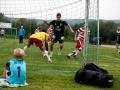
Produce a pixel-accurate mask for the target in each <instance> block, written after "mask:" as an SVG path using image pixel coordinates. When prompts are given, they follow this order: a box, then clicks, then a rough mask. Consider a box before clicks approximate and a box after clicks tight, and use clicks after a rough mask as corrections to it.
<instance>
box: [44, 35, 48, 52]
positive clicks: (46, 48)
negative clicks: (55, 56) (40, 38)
mask: <svg viewBox="0 0 120 90" xmlns="http://www.w3.org/2000/svg"><path fill="white" fill-rule="evenodd" d="M45 50H47V51H48V36H46V35H45Z"/></svg>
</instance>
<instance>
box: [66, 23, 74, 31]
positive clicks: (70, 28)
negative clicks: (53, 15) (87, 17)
mask: <svg viewBox="0 0 120 90" xmlns="http://www.w3.org/2000/svg"><path fill="white" fill-rule="evenodd" d="M67 26H68V28H69V30H70V31H71V32H72V33H74V31H73V29H72V27H71V26H70V24H68V23H67Z"/></svg>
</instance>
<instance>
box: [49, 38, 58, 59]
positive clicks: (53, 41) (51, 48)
mask: <svg viewBox="0 0 120 90" xmlns="http://www.w3.org/2000/svg"><path fill="white" fill-rule="evenodd" d="M57 41H58V38H57V37H56V36H55V38H53V39H52V41H51V44H50V57H52V56H53V48H54V44H55V43H57Z"/></svg>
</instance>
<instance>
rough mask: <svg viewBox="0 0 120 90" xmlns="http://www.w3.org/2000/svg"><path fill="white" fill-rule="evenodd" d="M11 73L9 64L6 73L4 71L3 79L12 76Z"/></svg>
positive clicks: (8, 63)
mask: <svg viewBox="0 0 120 90" xmlns="http://www.w3.org/2000/svg"><path fill="white" fill-rule="evenodd" d="M9 71H10V62H7V63H6V67H5V69H4V71H3V78H7V76H9V75H10V72H9Z"/></svg>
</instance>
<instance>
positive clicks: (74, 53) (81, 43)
mask: <svg viewBox="0 0 120 90" xmlns="http://www.w3.org/2000/svg"><path fill="white" fill-rule="evenodd" d="M83 42H84V41H83V40H77V41H76V43H77V44H76V49H75V50H74V51H72V52H71V53H69V54H68V55H67V57H68V58H71V57H76V56H77V55H78V53H79V52H80V51H81V50H82V47H83Z"/></svg>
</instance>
